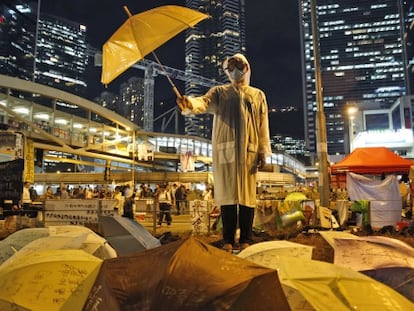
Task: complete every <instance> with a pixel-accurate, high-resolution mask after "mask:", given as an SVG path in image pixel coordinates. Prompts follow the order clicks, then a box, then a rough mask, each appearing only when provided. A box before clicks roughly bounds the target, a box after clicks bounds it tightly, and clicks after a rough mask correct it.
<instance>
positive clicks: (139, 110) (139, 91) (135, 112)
mask: <svg viewBox="0 0 414 311" xmlns="http://www.w3.org/2000/svg"><path fill="white" fill-rule="evenodd" d="M119 92H120V101H119V102H118V105H117V107H116V109H115V111H116V112H117V113H118V114H120V115H122V116H124V117H125V118H127V119H128V120H130V121H131V122H134V123H135V124H137V125H138V126H139V127H140V128H144V79H142V78H137V77H131V78H129V79H128V81H127V82H124V83H122V84H121V86H120V89H119Z"/></svg>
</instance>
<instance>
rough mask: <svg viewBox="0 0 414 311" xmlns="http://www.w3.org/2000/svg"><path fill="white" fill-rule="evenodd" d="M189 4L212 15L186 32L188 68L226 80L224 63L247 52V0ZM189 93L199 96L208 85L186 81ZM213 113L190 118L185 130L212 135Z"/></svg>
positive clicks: (196, 0) (199, 0)
mask: <svg viewBox="0 0 414 311" xmlns="http://www.w3.org/2000/svg"><path fill="white" fill-rule="evenodd" d="M186 4H187V7H189V8H192V9H195V10H198V11H200V12H203V13H206V14H209V15H210V16H211V18H210V19H208V20H205V21H203V22H201V23H199V24H198V25H196V26H195V27H194V28H191V29H189V30H187V32H186V46H185V55H186V56H185V70H186V72H188V73H191V74H196V75H200V76H204V77H207V78H209V79H212V80H216V81H220V82H225V81H226V75H225V73H224V71H223V69H222V63H223V61H224V60H225V58H226V57H228V56H231V55H234V54H235V53H245V51H246V35H245V11H244V9H245V4H244V0H223V1H213V0H187V1H186ZM185 88H186V89H185V92H186V94H188V95H200V94H203V93H205V91H206V88H205V87H203V86H200V85H197V84H196V83H194V81H188V82H186V87H185ZM211 120H212V119H211V116H210V115H207V114H205V115H201V116H197V117H192V118H188V119H187V122H186V132H187V133H188V134H190V135H196V136H200V137H206V138H210V135H211Z"/></svg>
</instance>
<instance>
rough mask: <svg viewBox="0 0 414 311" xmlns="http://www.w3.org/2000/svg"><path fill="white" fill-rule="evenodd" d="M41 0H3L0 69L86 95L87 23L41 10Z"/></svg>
mask: <svg viewBox="0 0 414 311" xmlns="http://www.w3.org/2000/svg"><path fill="white" fill-rule="evenodd" d="M37 5H38V3H36V2H30V1H19V0H17V1H7V2H1V3H0V73H1V74H5V75H8V76H14V77H18V78H21V79H25V80H30V81H34V82H37V83H41V84H44V85H48V86H51V87H54V88H57V89H61V90H64V91H67V92H70V93H73V94H76V95H79V96H83V97H85V95H86V90H87V81H86V76H85V74H86V67H87V65H88V54H87V44H86V27H85V26H84V25H82V24H79V23H76V22H72V21H69V20H66V19H63V18H60V17H56V16H51V15H45V14H41V15H40V17H39V18H38V13H37V12H38V10H37V9H38V8H37Z"/></svg>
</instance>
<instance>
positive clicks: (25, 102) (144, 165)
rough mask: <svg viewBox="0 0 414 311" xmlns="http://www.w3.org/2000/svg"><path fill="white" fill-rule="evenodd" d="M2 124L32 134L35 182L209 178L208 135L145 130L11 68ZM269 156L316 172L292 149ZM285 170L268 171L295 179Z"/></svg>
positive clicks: (4, 82) (1, 84) (0, 99)
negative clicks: (17, 75) (22, 76)
mask: <svg viewBox="0 0 414 311" xmlns="http://www.w3.org/2000/svg"><path fill="white" fill-rule="evenodd" d="M0 124H1V126H2V127H3V129H8V130H12V131H18V132H21V133H23V134H24V136H25V137H26V140H27V141H28V142H30V143H29V144H26V147H27V148H26V149H27V150H26V152H28V153H30V152H31V153H32V154H33V157H32V158H33V160H34V162H35V164H36V166H35V167H34V172H35V173H34V180H35V181H36V182H45V183H48V182H56V181H60V182H80V181H84V182H85V183H92V182H102V181H103V180H108V179H109V180H113V179H115V180H117V181H120V180H131V178H132V179H133V180H139V179H140V180H145V181H149V182H151V181H154V182H158V181H167V180H175V181H178V180H182V181H187V180H188V181H194V180H197V181H206V182H207V181H208V178H209V175H210V172H211V156H212V146H211V141H210V140H206V139H203V138H199V137H193V136H187V135H177V134H167V133H157V132H148V131H143V130H142V129H140V128H139V127H138V126H137V125H136V124H134V123H133V122H131V121H129V120H127V119H125V118H123V117H122V116H120V115H118V114H116V113H115V112H113V111H111V110H109V109H106V108H104V107H102V106H100V105H98V104H96V103H95V102H92V101H89V100H86V99H84V98H81V97H79V96H76V95H73V94H70V93H67V92H64V91H61V90H58V89H54V88H51V87H48V86H45V85H41V84H37V83H34V82H30V81H26V80H21V79H18V78H14V77H9V76H5V75H0ZM188 162H190V164H189V163H188ZM268 162H269V163H271V164H273V165H275V166H277V167H279V168H280V169H281V170H282V171H287V172H290V173H292V174H293V175H294V176H299V177H300V178H303V179H305V178H309V177H314V176H312V173H309V170H308V168H306V167H305V166H304V165H303V164H302V163H301V162H299V161H297V160H296V159H295V158H293V157H291V156H289V155H286V154H273V155H272V156H271V157H270V159H268ZM62 164H65V165H62ZM186 165H190V166H188V167H186ZM59 168H69V169H63V170H62V169H60V170H59ZM58 170H59V173H60V174H59V175H58V174H56V172H57V171H58ZM190 171H191V172H190ZM178 172H180V173H178ZM282 175H284V174H281V175H280V176H279V177H275V176H276V175H273V176H272V177H270V175H266V176H267V177H266V178H267V179H271V178H273V179H275V180H279V182H280V183H285V182H294V178H293V180H286V178H287V177H286V176H285V177H283V176H282Z"/></svg>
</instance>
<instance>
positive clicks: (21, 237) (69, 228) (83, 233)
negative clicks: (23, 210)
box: [0, 225, 117, 264]
mask: <svg viewBox="0 0 414 311" xmlns="http://www.w3.org/2000/svg"><path fill="white" fill-rule="evenodd" d="M38 240H39V241H38ZM50 249H83V250H84V251H86V252H87V253H89V254H92V255H94V256H96V257H98V258H101V259H106V258H113V257H116V256H117V254H116V252H115V250H114V249H113V248H112V247H111V246H110V245H109V244H108V243H107V241H106V240H105V239H104V238H102V237H100V236H99V235H97V234H96V233H95V232H93V231H92V230H91V229H88V228H86V227H84V226H75V225H63V226H50V227H48V228H27V229H22V230H19V231H16V232H15V233H13V234H11V235H10V236H8V237H7V238H6V239H4V240H2V241H0V264H2V263H3V262H5V261H6V260H8V259H9V258H10V257H12V256H13V257H14V256H15V255H17V254H19V256H24V254H28V253H33V252H37V251H40V250H50Z"/></svg>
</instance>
